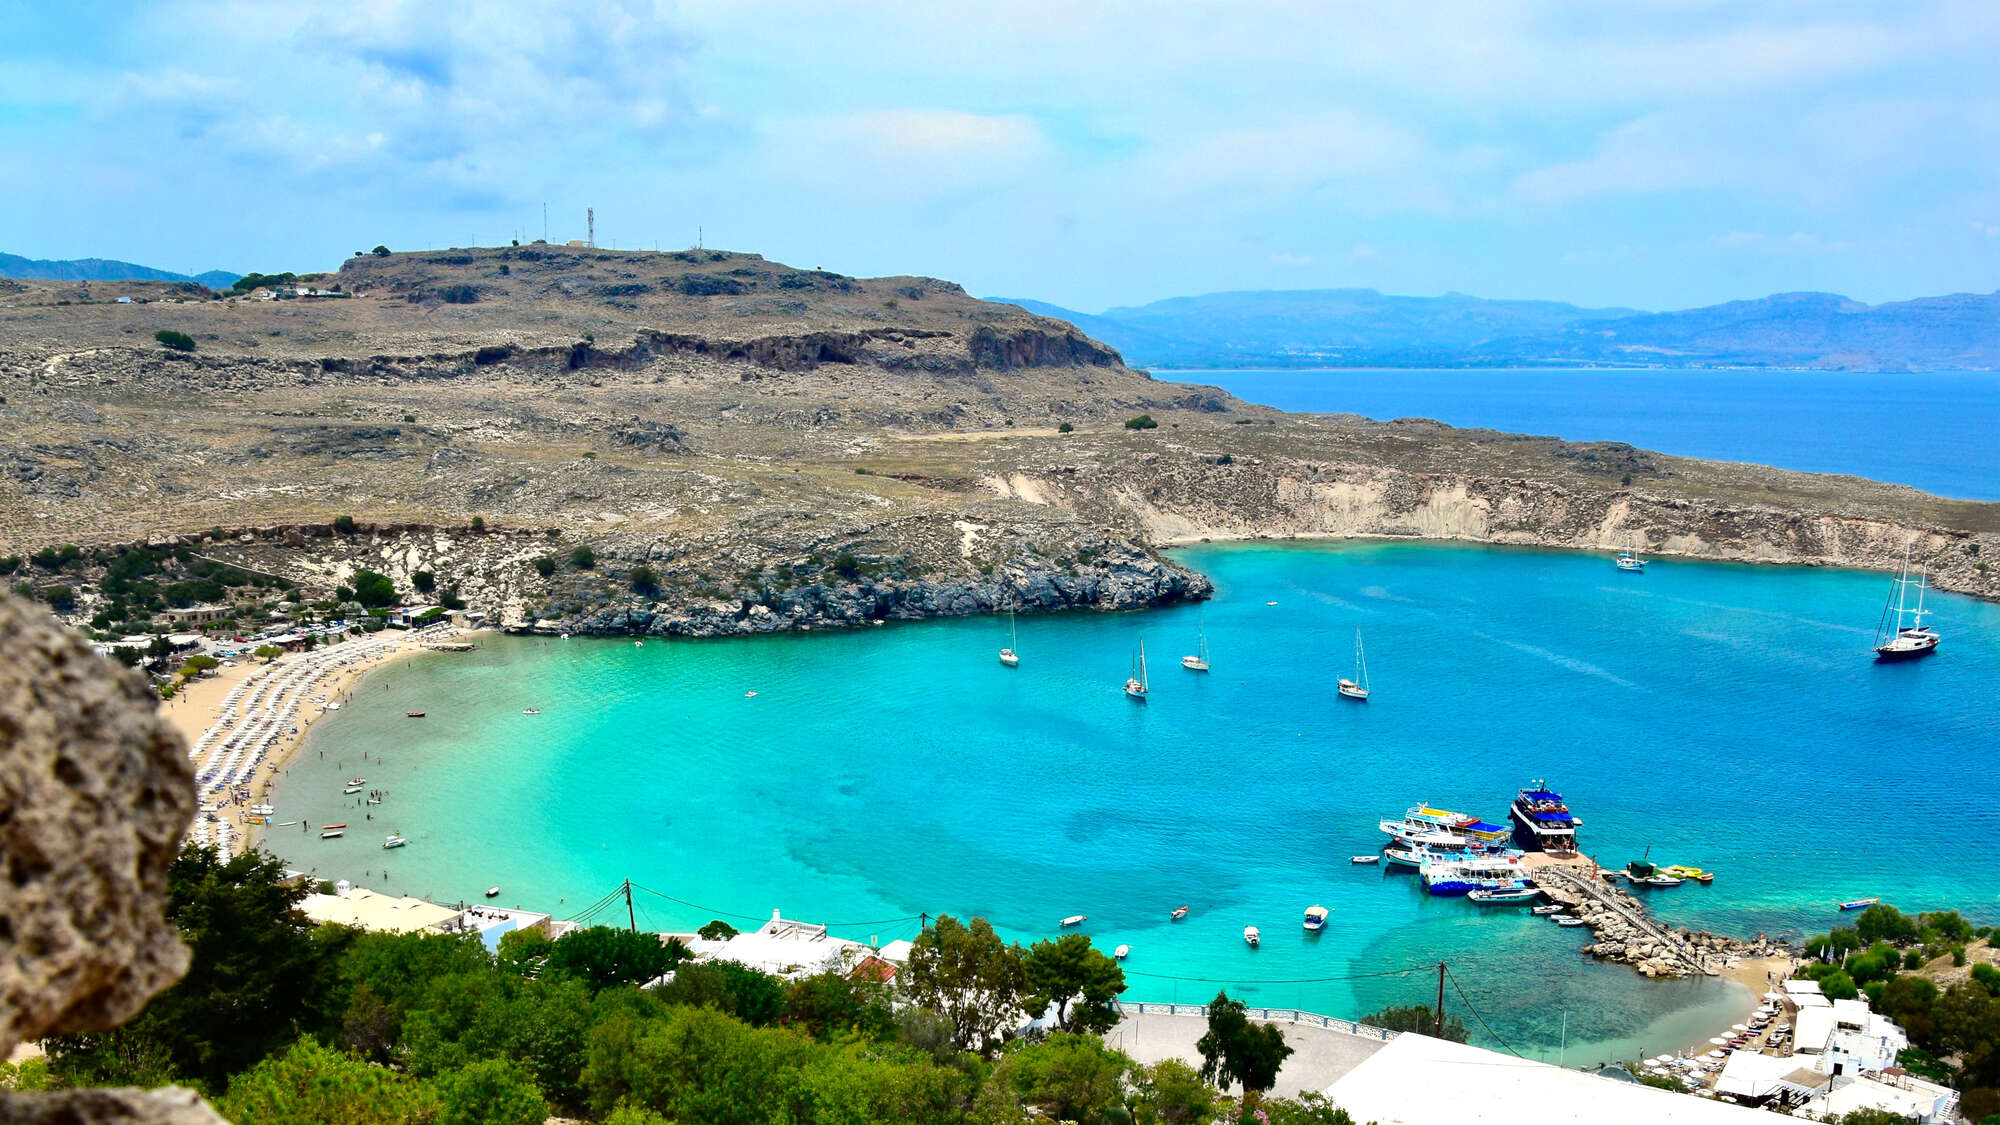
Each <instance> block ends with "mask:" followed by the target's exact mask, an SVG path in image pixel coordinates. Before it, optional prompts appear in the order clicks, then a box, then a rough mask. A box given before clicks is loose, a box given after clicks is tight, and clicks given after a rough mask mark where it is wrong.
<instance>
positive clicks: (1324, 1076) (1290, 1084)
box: [1104, 1012, 1382, 1098]
mask: <svg viewBox="0 0 2000 1125" xmlns="http://www.w3.org/2000/svg"><path fill="white" fill-rule="evenodd" d="M1278 1026H1279V1027H1280V1028H1283V1029H1284V1032H1285V1042H1287V1043H1289V1044H1291V1045H1292V1056H1291V1057H1290V1058H1288V1059H1286V1060H1285V1065H1284V1066H1282V1067H1280V1068H1279V1070H1278V1084H1277V1086H1276V1087H1274V1088H1273V1089H1272V1091H1271V1092H1272V1093H1274V1094H1277V1095H1278V1096H1280V1097H1287V1098H1290V1097H1297V1096H1298V1095H1299V1094H1300V1093H1301V1092H1303V1091H1307V1090H1311V1091H1313V1092H1315V1093H1324V1092H1325V1091H1326V1088H1327V1087H1328V1086H1331V1085H1333V1082H1334V1079H1336V1078H1339V1077H1340V1076H1341V1075H1344V1074H1346V1073H1347V1072H1348V1071H1350V1070H1353V1069H1354V1068H1355V1067H1357V1066H1360V1065H1361V1062H1362V1060H1364V1059H1366V1058H1367V1057H1368V1056H1370V1055H1372V1054H1374V1053H1375V1052H1377V1051H1379V1050H1381V1049H1382V1041H1381V1040H1379V1039H1367V1038H1363V1037H1361V1036H1358V1035H1350V1034H1348V1033H1347V1032H1345V1031H1334V1030H1332V1029H1331V1028H1325V1027H1314V1026H1312V1025H1311V1024H1297V1023H1286V1022H1280V1023H1279V1024H1278ZM1207 1030H1208V1020H1207V1019H1206V1018H1205V1017H1203V1016H1193V1015H1189V1016H1169V1015H1158V1014H1154V1013H1150V1012H1149V1013H1146V1014H1144V1015H1129V1014H1128V1015H1127V1016H1126V1017H1125V1019H1124V1022H1122V1023H1120V1024H1119V1025H1118V1026H1117V1027H1115V1028H1113V1029H1112V1030H1111V1032H1110V1033H1109V1034H1107V1035H1106V1036H1105V1037H1104V1041H1105V1043H1107V1044H1109V1045H1111V1046H1113V1047H1116V1048H1118V1049H1119V1050H1121V1051H1124V1052H1125V1053H1126V1054H1128V1055H1130V1056H1132V1057H1133V1058H1134V1059H1137V1060H1138V1061H1139V1062H1142V1063H1156V1062H1159V1061H1160V1060H1161V1059H1180V1060H1181V1061H1183V1062H1185V1063H1187V1064H1188V1065H1189V1066H1192V1067H1196V1068H1199V1067H1200V1066H1201V1052H1200V1051H1197V1050H1195V1049H1194V1042H1195V1040H1197V1039H1199V1038H1201V1037H1202V1033H1203V1032H1206V1031H1207ZM1238 1092H1239V1093H1240V1092H1241V1091H1238Z"/></svg>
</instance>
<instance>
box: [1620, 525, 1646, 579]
mask: <svg viewBox="0 0 2000 1125" xmlns="http://www.w3.org/2000/svg"><path fill="white" fill-rule="evenodd" d="M1618 569H1619V570H1622V571H1625V572H1626V573H1627V574H1637V573H1639V572H1640V571H1643V570H1645V569H1646V560H1645V559H1642V558H1640V557H1639V537H1638V536H1637V535H1634V536H1633V537H1632V546H1631V548H1630V549H1628V550H1624V551H1620V552H1618Z"/></svg>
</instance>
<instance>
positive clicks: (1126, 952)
mask: <svg viewBox="0 0 2000 1125" xmlns="http://www.w3.org/2000/svg"><path fill="white" fill-rule="evenodd" d="M1131 955H1132V947H1131V946H1129V945H1121V946H1119V947H1118V948H1116V949H1114V950H1112V951H1111V956H1113V957H1115V958H1117V959H1118V960H1120V961H1123V960H1124V959H1125V958H1127V957H1130V956H1131Z"/></svg>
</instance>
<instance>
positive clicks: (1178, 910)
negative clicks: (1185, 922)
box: [1167, 906, 1188, 922]
mask: <svg viewBox="0 0 2000 1125" xmlns="http://www.w3.org/2000/svg"><path fill="white" fill-rule="evenodd" d="M1187 912H1188V908H1187V907H1185V906H1176V907H1174V912H1173V913H1172V914H1169V915H1167V917H1168V918H1169V919H1170V920H1172V921H1175V922H1178V921H1180V920H1181V919H1183V918H1185V917H1187Z"/></svg>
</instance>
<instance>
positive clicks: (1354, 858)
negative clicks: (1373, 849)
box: [1347, 855, 1382, 863]
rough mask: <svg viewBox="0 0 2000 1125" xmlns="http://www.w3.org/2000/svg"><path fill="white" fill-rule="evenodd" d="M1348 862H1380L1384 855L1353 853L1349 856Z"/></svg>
mask: <svg viewBox="0 0 2000 1125" xmlns="http://www.w3.org/2000/svg"><path fill="white" fill-rule="evenodd" d="M1347 862H1349V863H1380V862H1382V857H1381V856H1379V855H1351V856H1348V857H1347Z"/></svg>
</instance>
